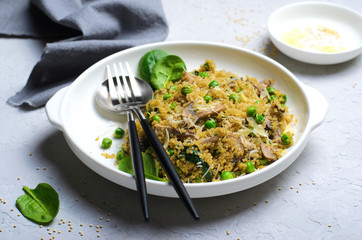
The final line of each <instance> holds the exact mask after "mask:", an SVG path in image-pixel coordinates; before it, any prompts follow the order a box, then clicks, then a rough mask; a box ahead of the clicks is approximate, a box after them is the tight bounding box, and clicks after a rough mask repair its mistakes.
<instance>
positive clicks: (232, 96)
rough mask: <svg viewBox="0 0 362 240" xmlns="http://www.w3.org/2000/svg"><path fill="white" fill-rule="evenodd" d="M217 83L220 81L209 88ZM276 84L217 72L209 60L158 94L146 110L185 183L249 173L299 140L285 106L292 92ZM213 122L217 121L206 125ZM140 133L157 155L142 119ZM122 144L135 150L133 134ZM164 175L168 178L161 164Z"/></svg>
mask: <svg viewBox="0 0 362 240" xmlns="http://www.w3.org/2000/svg"><path fill="white" fill-rule="evenodd" d="M212 81H216V82H217V83H218V85H217V86H209V84H210V82H212ZM273 83H274V80H273V79H264V80H262V81H258V80H257V79H256V78H253V77H249V76H243V77H241V76H238V75H236V74H234V73H231V72H227V71H225V70H220V71H217V70H216V65H215V63H214V62H213V61H212V60H209V59H208V60H206V61H205V63H204V64H202V65H201V66H200V68H199V69H196V70H193V71H191V72H184V73H183V75H182V77H181V80H180V81H177V82H169V83H168V84H167V85H166V87H165V88H163V89H160V90H156V91H155V92H154V98H153V99H152V100H150V101H149V102H148V103H147V105H146V109H145V114H146V116H147V119H148V121H149V123H150V124H151V126H152V128H153V130H154V131H155V133H156V135H157V136H158V138H159V140H160V141H161V143H162V144H163V146H164V148H165V149H166V151H167V152H168V153H169V156H170V160H171V161H172V163H173V165H174V167H175V169H176V170H177V172H178V174H179V176H180V178H181V180H182V181H183V182H185V183H186V182H189V183H193V182H207V181H220V176H221V174H222V173H223V172H225V171H228V172H231V173H232V175H233V177H239V176H243V175H245V174H249V173H250V171H257V170H260V169H262V168H264V167H265V166H267V165H269V164H272V163H273V162H275V161H277V160H278V159H279V158H280V157H282V156H283V154H285V152H286V150H287V148H289V147H290V146H291V145H292V144H293V125H294V124H295V122H296V119H294V117H293V115H292V114H290V113H289V111H288V107H287V106H286V105H285V103H286V95H285V94H283V93H282V92H281V91H280V90H278V89H275V88H272V87H271V86H272V84H273ZM184 87H191V89H192V92H190V93H187V94H185V93H184V92H183V91H182V89H183V88H184ZM268 90H270V91H268ZM165 94H167V97H165ZM206 95H209V97H208V98H205V96H206ZM210 96H211V98H210ZM205 99H206V100H205ZM210 99H211V100H210ZM249 107H255V109H256V111H255V113H254V114H250V113H248V108H249ZM155 115H158V116H159V118H154V116H155ZM256 115H258V116H259V117H260V115H261V116H262V121H261V120H260V119H257V118H256ZM155 119H157V120H155ZM209 120H211V121H213V122H214V123H215V125H213V126H212V127H206V124H205V122H207V121H209ZM137 131H138V134H139V138H140V140H141V147H142V148H143V151H148V152H150V154H151V155H152V156H153V157H154V158H156V156H155V155H154V153H152V151H151V150H149V148H148V144H147V140H146V139H147V138H146V136H145V134H144V132H143V130H142V128H141V125H140V124H139V122H137ZM283 138H287V139H288V140H289V141H288V142H285V141H284V139H283ZM122 147H123V148H124V150H125V152H126V153H127V154H130V150H129V149H130V146H129V137H128V135H127V136H126V138H125V143H124V144H123V146H122ZM147 148H148V150H147ZM170 150H171V151H170ZM191 157H192V159H191V160H190V158H191ZM248 162H251V163H252V165H253V166H254V168H252V170H250V169H248V166H250V163H248ZM247 163H248V164H247ZM158 174H159V177H161V178H164V179H167V176H166V174H165V173H164V171H163V170H162V168H161V167H160V166H159V173H158Z"/></svg>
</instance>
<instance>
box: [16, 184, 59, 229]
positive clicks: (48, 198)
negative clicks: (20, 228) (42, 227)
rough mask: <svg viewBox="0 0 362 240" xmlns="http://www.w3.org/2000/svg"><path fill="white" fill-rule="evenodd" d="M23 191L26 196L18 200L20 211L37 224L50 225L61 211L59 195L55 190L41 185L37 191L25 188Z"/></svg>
mask: <svg viewBox="0 0 362 240" xmlns="http://www.w3.org/2000/svg"><path fill="white" fill-rule="evenodd" d="M23 190H24V191H25V194H24V195H22V196H20V197H19V198H18V199H17V200H16V206H17V208H18V209H19V211H20V212H21V213H22V214H23V215H24V216H25V217H26V218H28V219H29V220H31V221H33V222H35V223H38V224H48V223H50V222H51V221H52V220H53V219H54V218H55V216H56V215H57V214H58V211H59V195H58V193H57V192H56V191H55V190H54V188H52V186H50V185H49V184H47V183H40V184H39V185H38V186H37V187H36V188H35V189H30V188H28V187H26V186H24V187H23Z"/></svg>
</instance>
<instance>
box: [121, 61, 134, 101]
mask: <svg viewBox="0 0 362 240" xmlns="http://www.w3.org/2000/svg"><path fill="white" fill-rule="evenodd" d="M119 69H120V70H121V75H122V87H123V90H124V93H125V94H126V96H127V99H128V102H134V99H133V97H132V91H131V89H130V87H129V84H128V82H127V75H126V74H125V72H124V69H123V66H122V63H121V62H119Z"/></svg>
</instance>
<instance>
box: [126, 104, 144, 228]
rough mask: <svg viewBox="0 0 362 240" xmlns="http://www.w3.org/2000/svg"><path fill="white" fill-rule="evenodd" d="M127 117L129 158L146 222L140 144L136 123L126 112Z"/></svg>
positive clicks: (129, 112) (131, 115)
mask: <svg viewBox="0 0 362 240" xmlns="http://www.w3.org/2000/svg"><path fill="white" fill-rule="evenodd" d="M127 114H128V115H127V117H128V130H129V140H130V145H131V158H132V164H133V172H134V177H135V181H136V187H137V191H138V193H139V197H140V200H141V207H142V211H143V216H144V219H145V221H146V222H147V221H148V220H149V219H150V214H149V209H148V197H147V188H146V182H145V172H144V167H143V160H142V153H141V148H140V143H139V140H138V134H137V128H136V123H135V121H134V117H133V114H132V112H131V111H128V112H127Z"/></svg>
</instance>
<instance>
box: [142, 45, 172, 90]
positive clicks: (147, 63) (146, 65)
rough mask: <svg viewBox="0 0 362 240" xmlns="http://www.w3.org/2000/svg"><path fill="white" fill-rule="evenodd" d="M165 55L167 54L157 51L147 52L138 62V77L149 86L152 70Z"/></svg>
mask: <svg viewBox="0 0 362 240" xmlns="http://www.w3.org/2000/svg"><path fill="white" fill-rule="evenodd" d="M167 55H168V53H167V52H165V51H162V50H159V49H155V50H151V51H149V52H147V53H146V54H145V55H143V57H142V58H141V59H140V61H139V62H138V76H139V77H140V78H142V79H143V80H145V81H146V82H148V83H149V84H151V73H152V69H153V68H154V66H155V65H156V63H157V62H158V61H159V60H161V59H162V58H163V57H166V56H167Z"/></svg>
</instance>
